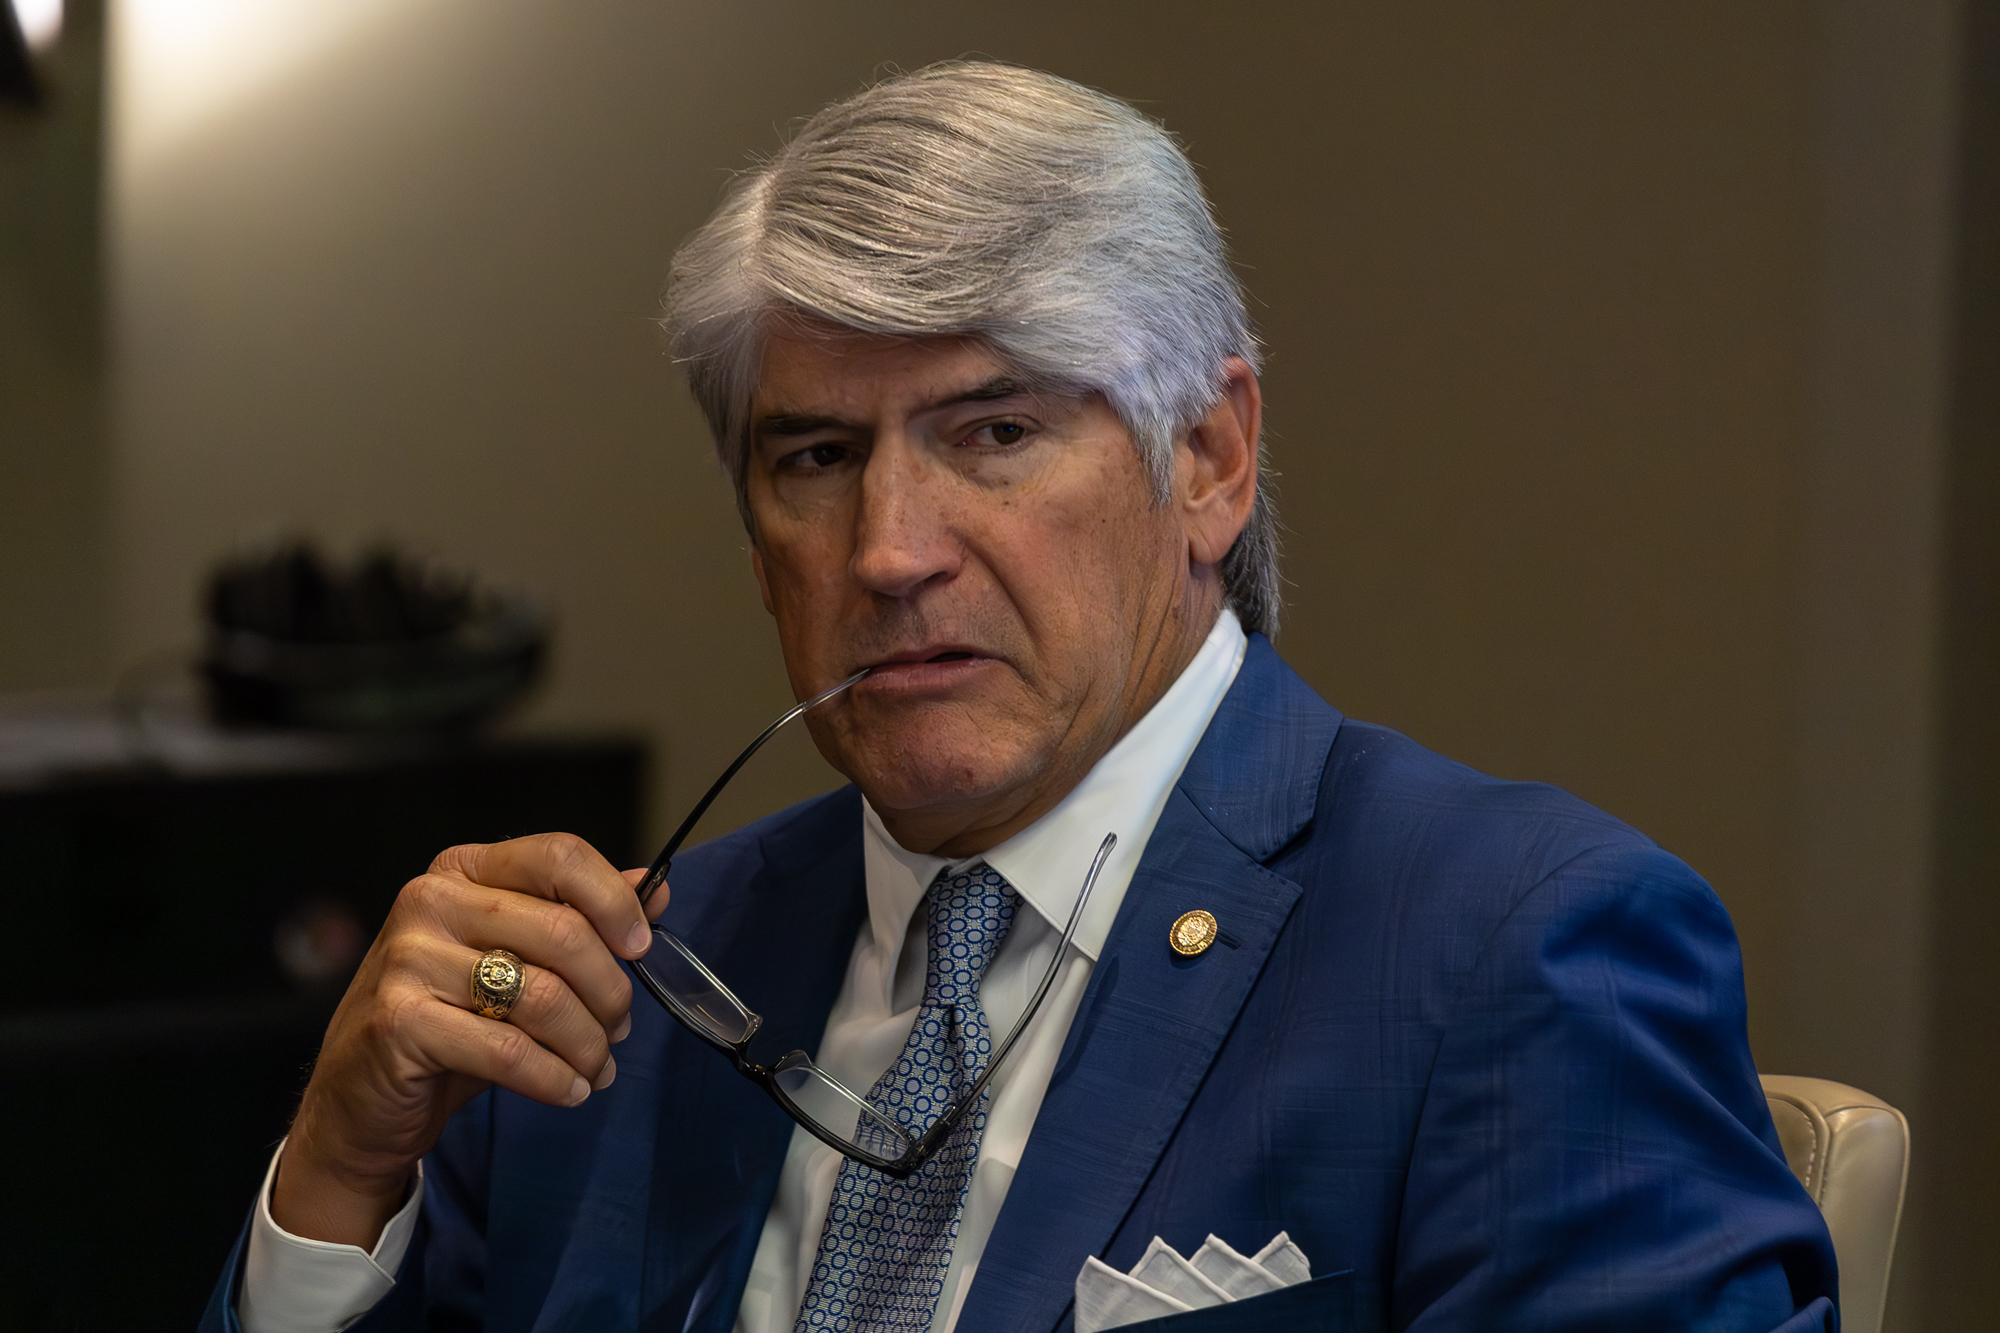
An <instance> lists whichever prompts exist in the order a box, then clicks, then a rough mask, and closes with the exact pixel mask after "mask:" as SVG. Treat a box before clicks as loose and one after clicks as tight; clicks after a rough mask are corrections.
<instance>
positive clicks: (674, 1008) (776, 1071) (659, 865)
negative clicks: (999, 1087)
mask: <svg viewBox="0 0 2000 1333" xmlns="http://www.w3.org/2000/svg"><path fill="white" fill-rule="evenodd" d="M871 669H872V668H871ZM867 675H868V671H865V670H864V671H861V672H858V673H857V674H855V675H853V676H850V677H848V678H847V679H846V680H844V681H842V682H841V683H840V684H838V685H836V686H834V687H833V688H832V689H830V690H827V691H826V692H825V693H823V694H819V695H815V696H814V697H813V698H811V699H808V700H806V701H805V702H804V703H801V704H798V705H797V706H795V707H794V708H792V709H791V711H789V712H787V713H786V714H785V715H784V716H783V717H781V718H779V719H778V720H777V721H776V722H773V723H772V724H771V725H770V726H768V727H766V728H765V729H764V731H763V734H761V735H760V736H758V737H757V739H756V740H754V741H752V742H750V744H749V747H748V748H746V749H745V750H744V751H743V753H742V754H740V755H738V756H736V761H735V762H734V763H732V764H731V765H730V766H729V767H728V768H726V769H724V770H723V771H722V776H721V777H719V778H717V779H716V780H715V783H714V785H713V786H711V787H710V788H709V789H708V791H707V792H706V793H704V794H703V796H702V798H701V799H700V800H699V801H697V802H695V806H694V809H693V810H691V811H689V812H688V817H687V818H686V819H684V820H682V821H681V826H680V827H679V828H678V829H676V830H674V835H673V837H671V838H669V839H668V840H667V845H666V846H665V847H664V848H662V849H661V851H660V854H659V855H658V856H656V857H654V858H653V864H652V865H651V866H649V867H648V868H647V871H646V876H645V878H644V879H642V880H640V881H639V886H638V894H639V904H640V906H641V907H642V908H643V907H644V906H645V904H646V903H647V902H648V900H650V899H651V898H652V896H653V893H654V891H655V890H657V889H658V888H659V887H660V885H662V884H664V883H665V882H666V879H667V871H668V869H669V868H670V867H671V866H672V865H673V859H674V853H676V852H678V851H679V850H680V849H681V844H682V843H683V842H685V841H686V840H687V836H688V834H689V833H690V832H692V831H693V829H694V826H695V824H696V822H697V821H699V820H700V819H701V817H702V815H703V814H705V813H707V811H708V807H709V806H710V805H712V804H714V802H715V798H716V797H717V796H718V795H720V794H721V792H722V789H723V788H724V787H726V786H727V785H729V780H730V779H731V778H733V777H735V776H736V774H737V772H738V771H739V770H740V769H741V768H742V767H743V765H744V764H746V763H748V762H749V760H750V756H751V755H753V754H756V753H757V751H758V750H760V749H761V748H763V745H764V742H766V741H768V740H770V739H771V737H772V736H774V735H776V734H777V732H778V730H779V728H781V727H783V726H784V725H785V724H786V723H787V722H790V721H792V720H793V719H794V718H796V717H800V716H802V715H803V714H805V713H808V712H810V711H811V710H812V709H814V708H817V707H819V705H821V704H823V703H825V702H826V701H827V700H828V699H831V698H833V697H834V696H835V695H837V694H839V693H840V692H841V691H843V690H845V689H847V688H848V687H850V686H852V685H854V684H856V683H857V682H859V681H861V680H862V679H863V678H865V677H866V676H867ZM1117 843H1118V835H1117V834H1115V833H1107V834H1105V835H1104V841H1103V842H1102V843H1100V844H1099V845H1098V848H1097V855H1096V856H1095V857H1093V858H1092V859H1091V862H1090V871H1089V873H1088V874H1086V875H1085V876H1084V880H1083V889H1082V891H1081V892H1080V893H1078V894H1077V899H1076V906H1075V907H1074V908H1072V909H1071V911H1070V915H1069V924H1068V925H1067V926H1065V927H1064V928H1063V934H1062V941H1061V943H1060V944H1058V945H1057V946H1056V952H1055V956H1054V957H1053V958H1052V959H1050V961H1049V970H1048V972H1047V973H1046V974H1044V975H1043V977H1042V982H1041V985H1039V986H1037V987H1036V988H1035V993H1034V996H1033V998H1031V999H1030V1000H1029V1001H1028V1005H1027V1008H1025V1009H1024V1010H1022V1011H1021V1017H1020V1018H1019V1019H1017V1020H1016V1021H1015V1023H1014V1028H1013V1031H1011V1032H1009V1033H1008V1034H1007V1038H1006V1040H1005V1041H1003V1042H1001V1043H1000V1045H999V1046H998V1047H996V1048H995V1049H994V1051H993V1054H992V1056H991V1057H990V1058H988V1060H987V1061H986V1068H985V1069H984V1070H983V1071H982V1072H981V1073H980V1075H979V1077H978V1078H977V1079H976V1080H974V1082H973V1084H972V1087H971V1088H969V1089H967V1090H966V1092H965V1094H964V1095H963V1096H961V1097H960V1098H959V1099H958V1100H957V1101H956V1102H954V1103H953V1104H952V1105H951V1107H950V1108H949V1109H948V1110H946V1111H945V1113H944V1114H943V1115H941V1116H939V1117H938V1118H937V1119H936V1120H935V1121H933V1122H932V1123H931V1125H930V1126H929V1127H928V1128H927V1129H925V1131H924V1132H923V1134H922V1135H921V1136H912V1135H911V1134H910V1133H909V1131H908V1130H906V1129H904V1128H903V1127H902V1126H901V1125H898V1124H896V1123H895V1122H894V1121H892V1120H889V1119H888V1118H887V1117H886V1116H884V1115H883V1114H882V1112H881V1111H880V1110H879V1109H878V1108H876V1107H873V1106H870V1105H869V1104H868V1102H867V1100H866V1099H865V1098H863V1097H862V1096H861V1095H859V1094H858V1093H856V1092H855V1091H854V1090H853V1089H852V1088H849V1087H847V1086H846V1085H845V1084H843V1083H841V1082H840V1081H839V1080H838V1079H836V1078H834V1077H833V1076H832V1075H831V1074H828V1073H826V1072H825V1071H824V1070H821V1069H819V1068H817V1067H816V1066H814V1065H813V1063H812V1059H811V1057H810V1056H808V1055H807V1054H806V1053H805V1052H804V1051H793V1052H791V1053H790V1054H788V1055H786V1056H784V1057H782V1058H781V1059H779V1060H778V1062H777V1063H776V1064H773V1065H762V1064H758V1063H757V1062H756V1061H754V1060H752V1059H751V1058H750V1055H749V1047H750V1041H751V1039H752V1038H753V1037H755V1036H756V1035H757V1032H758V1029H759V1028H761V1027H762V1026H763V1021H764V1020H763V1019H762V1017H760V1016H759V1015H758V1014H757V1013H756V1012H755V1011H753V1010H752V1009H751V1008H750V1007H749V1006H748V1005H746V1004H744V1003H743V1001H741V1000H739V999H737V998H736V994H735V992H733V991H731V990H730V989H729V987H727V986H725V985H724V984H723V983H722V981H721V979H720V978H718V977H717V976H716V975H715V973H714V972H712V971H710V970H709V968H708V965H707V964H705V963H703V962H702V961H701V959H699V958H697V957H696V956H695V955H694V952H693V951H692V950H691V949H689V948H688V947H687V946H686V945H685V944H682V943H681V942H680V940H679V939H677V938H675V936H674V935H673V933H672V932H671V931H669V930H667V929H666V928H665V927H664V926H661V925H659V924H657V923H655V924H654V926H653V936H654V942H653V947H654V949H656V950H657V949H661V948H665V949H670V950H672V951H673V952H674V954H675V955H677V956H678V959H679V961H680V962H681V963H684V964H687V965H689V966H691V967H692V968H693V969H694V970H695V972H696V973H698V974H699V975H700V976H701V977H702V978H704V979H705V981H706V982H707V985H708V987H709V988H710V990H711V991H712V993H713V994H714V995H715V996H716V997H717V998H718V999H720V1000H723V1001H726V1002H727V1003H728V1004H730V1005H733V1006H735V1008H736V1009H737V1010H739V1011H740V1012H741V1016H742V1021H743V1023H744V1030H743V1035H742V1036H741V1037H739V1038H737V1039H736V1040H734V1041H731V1040H727V1039H726V1038H724V1037H722V1036H720V1035H718V1034H717V1033H716V1032H715V1031H713V1030H712V1029H711V1028H710V1027H709V1026H708V1025H706V1024H705V1023H704V1022H703V1021H702V1019H701V1017H699V1016H698V1014H697V1012H696V1011H695V1010H694V1009H692V1008H690V1007H689V1005H688V1004H686V1003H685V1002H684V1001H683V1000H682V999H681V997H678V996H676V995H675V994H674V993H673V991H672V990H670V989H669V988H668V987H667V986H666V985H664V984H663V983H661V982H660V981H659V980H658V979H657V978H655V977H654V976H653V975H652V972H651V971H650V970H649V969H648V968H647V967H646V961H647V959H650V958H652V957H654V955H653V954H652V953H648V954H647V956H646V958H645V959H637V960H634V961H632V962H630V963H628V964H627V966H628V967H629V968H630V969H631V971H632V975H633V976H634V977H636V978H638V981H639V984H640V985H641V986H643V987H644V988H645V990H646V992H647V993H648V994H650V995H651V996H652V997H653V998H654V999H655V1000H657V1001H659V1003H660V1006H661V1007H662V1008H664V1009H665V1010H666V1011H667V1012H668V1013H669V1014H672V1015H673V1016H674V1018H675V1020H676V1021H678V1022H679V1023H680V1025H681V1026H682V1027H684V1028H686V1029H687V1030H688V1031H689V1032H691V1033H693V1034H694V1035H695V1036H696V1037H699V1038H700V1039H701V1040H702V1041H703V1042H705V1043H707V1044H708V1045H709V1046H711V1047H713V1048H714V1049H715V1050H717V1051H719V1052H721V1053H722V1054H723V1055H725V1056H727V1057H729V1061H730V1063H731V1064H733V1065H735V1066H736V1072H737V1073H739V1074H741V1075H743V1076H744V1077H745V1078H747V1079H749V1080H750V1081H751V1082H753V1083H755V1084H757V1086H759V1087H761V1088H762V1089H763V1090H764V1091H765V1093H767V1094H768V1095H769V1096H770V1098H771V1100H772V1101H774V1102H776V1103H777V1104H778V1106H779V1107H780V1108H781V1109H782V1110H783V1111H784V1112H785V1114H786V1115H788V1116H790V1117H791V1118H792V1119H793V1120H794V1121H795V1122H796V1123H798V1124H799V1125H801V1126H802V1127H804V1128H805V1130H806V1131H807V1132H808V1133H810V1134H811V1135H812V1136H813V1137H814V1138H816V1139H818V1140H819V1141H820V1142H821V1143H824V1144H826V1145H827V1146H828V1147H829V1148H832V1149H833V1150H834V1151H836V1152H838V1153H840V1154H841V1155H842V1156H845V1157H849V1158H852V1159H853V1160H855V1161H857V1162H861V1163H864V1164H865V1165H868V1166H871V1167H873V1168H875V1169H876V1170H877V1171H880V1172H882V1173H883V1174H884V1175H887V1176H892V1177H894V1178H895V1179H897V1180H902V1179H905V1178H907V1177H908V1176H909V1175H910V1174H911V1173H912V1172H914V1171H916V1170H917V1169H918V1168H919V1167H921V1166H922V1165H923V1164H924V1163H925V1162H927V1161H929V1160H930V1159H931V1158H932V1157H934V1156H936V1155H937V1153H938V1152H939V1150H941V1149H942V1148H943V1147H944V1145H945V1143H946V1142H947V1141H948V1140H949V1139H950V1138H951V1133H952V1131H953V1130H954V1129H956V1128H957V1127H958V1124H959V1122H960V1121H962V1120H963V1119H964V1118H965V1117H966V1115H967V1114H968V1113H969V1112H970V1111H971V1110H972V1108H974V1107H976V1106H977V1105H978V1104H979V1099H980V1096H981V1095H982V1094H983V1093H984V1092H985V1091H986V1085H987V1083H988V1082H989V1081H990V1080H991V1079H992V1077H993V1074H994V1072H995V1071H996V1070H998V1069H999V1068H1000V1065H1001V1062H1002V1061H1004V1060H1005V1059H1006V1058H1007V1055H1008V1053H1009V1052H1010V1051H1012V1050H1013V1049H1014V1046H1015V1044H1016V1043H1017V1042H1018V1041H1019V1040H1020V1039H1021V1034H1022V1033H1024V1032H1026V1031H1027V1028H1028V1024H1029V1022H1030V1021H1032V1020H1033V1018H1034V1016H1035V1014H1036V1013H1037V1012H1039V1011H1040V1009H1041V1007H1042V1001H1043V1000H1044V999H1046V998H1047V997H1048V993H1049V990H1050V989H1051V988H1052V987H1053V986H1054V984H1055V979H1056V973H1057V972H1058V971H1059V970H1060V969H1061V967H1062V962H1063V959H1064V958H1065V957H1067V956H1068V954H1069V945H1070V941H1071V939H1072V938H1074V936H1075V935H1076V927H1077V923H1078V922H1079V921H1081V920H1082V919H1083V908H1084V904H1085V903H1087V902H1088V901H1089V900H1090V891H1091V889H1092V888H1093V887H1094V886H1095V885H1096V883H1097V875H1098V872H1099V871H1100V870H1102V869H1103V868H1104V862H1105V860H1106V858H1108V857H1109V856H1110V855H1111V849H1112V848H1113V847H1115V846H1116V845H1117ZM815 1077H816V1078H817V1079H818V1080H819V1083H817V1084H814V1085H813V1086H815V1087H817V1088H818V1089H819V1090H820V1091H821V1092H822V1093H827V1092H831V1093H832V1094H835V1095H836V1096H838V1097H839V1098H841V1099H844V1102H845V1103H846V1104H851V1106H852V1108H853V1109H855V1111H856V1115H857V1125H856V1131H855V1134H854V1135H843V1134H841V1133H840V1132H839V1131H837V1130H835V1129H832V1128H830V1127H828V1126H827V1125H825V1124H823V1123H822V1122H821V1121H820V1119H819V1118H818V1117H816V1116H815V1115H813V1114H812V1112H810V1111H808V1110H807V1109H806V1108H805V1107H803V1106H801V1105H800V1104H799V1102H798V1101H797V1100H795V1099H794V1097H793V1096H792V1093H791V1092H790V1091H789V1090H788V1089H787V1087H786V1082H787V1081H788V1080H789V1081H794V1082H800V1083H804V1082H807V1081H809V1080H811V1079H812V1078H815ZM863 1126H868V1127H869V1128H870V1129H872V1130H873V1132H874V1137H875V1139H876V1140H877V1142H878V1143H879V1144H880V1145H881V1146H887V1147H894V1146H895V1145H896V1142H897V1140H900V1141H901V1143H902V1144H903V1145H904V1146H903V1150H902V1151H901V1152H899V1153H896V1154H894V1155H890V1154H888V1153H885V1152H880V1151H876V1150H874V1149H872V1148H870V1147H868V1146H866V1145H864V1144H862V1143H859V1142H857V1141H856V1138H857V1137H858V1136H860V1135H861V1133H862V1127H863Z"/></svg>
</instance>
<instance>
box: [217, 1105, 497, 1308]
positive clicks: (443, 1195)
mask: <svg viewBox="0 0 2000 1333" xmlns="http://www.w3.org/2000/svg"><path fill="white" fill-rule="evenodd" d="M492 1104H493V1094H492V1093H491V1092H487V1093H484V1094H482V1095H480V1096H479V1097H477V1098H475V1099H474V1100H473V1101H472V1102H470V1103H468V1104H467V1105H466V1106H465V1107H464V1108H462V1109H461V1110H460V1111H459V1113H458V1114H457V1115H455V1116H453V1117H452V1119H451V1121H450V1123H449V1124H447V1125H446V1126H445V1132H444V1134H443V1135H442V1136H441V1137H440V1138H439V1140H438V1144H437V1147H436V1148H434V1149H433V1150H432V1151H431V1154H430V1155H429V1156H428V1157H426V1158H425V1159H424V1185H423V1190H424V1194H423V1204H422V1207H421V1209H420V1211H419V1213H418V1216H417V1225H416V1229H415V1231H414V1232H413V1233H412V1234H411V1237H410V1244H409V1248H408V1250H407V1251H405V1253H404V1255H403V1261H402V1264H401V1265H400V1266H399V1267H398V1268H397V1271H396V1285H395V1286H394V1287H393V1288H391V1289H390V1291H389V1293H388V1294H387V1295H386V1296H384V1297H383V1298H382V1299H381V1300H380V1301H379V1302H378V1303H377V1304H376V1305H375V1307H374V1308H373V1309H371V1310H369V1311H368V1313H367V1314H365V1315H363V1316H362V1317H361V1318H360V1319H358V1320H356V1321H355V1322H354V1323H352V1324H350V1325H348V1333H378V1331H379V1333H400V1331H401V1330H412V1331H413V1333H414V1330H420V1329H421V1330H436V1331H437V1333H456V1330H460V1329H464V1330H468V1331H469V1330H476V1329H479V1328H481V1327H482V1326H483V1324H484V1315H483V1307H482V1304H481V1295H482V1293H483V1291H484V1288H485V1273H486V1185H487V1167H488V1163H489V1161H490V1158H491V1142H492ZM253 1217H254V1209H253ZM249 1237H250V1223H249V1222H246V1223H245V1225H244V1229H243V1232H242V1234H241V1235H239V1236H238V1238H237V1241H236V1245H235V1248H234V1249H233V1250H232V1251H231V1252H230V1255H229V1259H228V1261H227V1262H226V1263H225V1264H224V1265H223V1270H222V1276H221V1277H220V1278H219V1279H218V1280H217V1282H216V1284H215V1290H214V1292H213V1293H212V1294H211V1295H210V1297H209V1302H208V1309H207V1310H206V1312H204V1314H203V1316H202V1320H201V1325H200V1333H242V1328H243V1326H242V1323H241V1322H240V1321H239V1320H238V1318H237V1313H236V1307H237V1301H238V1299H239V1297H240V1294H241V1290H242V1283H243V1266H244V1259H245V1257H246V1255H247V1252H248V1249H249Z"/></svg>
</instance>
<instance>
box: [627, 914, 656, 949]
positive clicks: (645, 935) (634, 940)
mask: <svg viewBox="0 0 2000 1333" xmlns="http://www.w3.org/2000/svg"><path fill="white" fill-rule="evenodd" d="M652 944H653V928H652V927H651V926H649V925H647V924H646V923H645V922H643V921H641V922H640V923H639V924H638V925H636V926H634V927H632V933H631V934H630V935H627V936H626V937H625V948H626V951H627V952H629V953H633V954H642V953H644V952H646V950H647V949H649V948H651V947H652Z"/></svg>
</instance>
